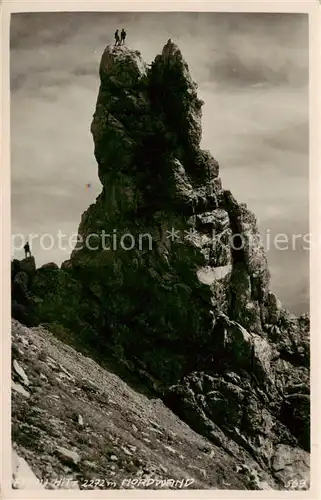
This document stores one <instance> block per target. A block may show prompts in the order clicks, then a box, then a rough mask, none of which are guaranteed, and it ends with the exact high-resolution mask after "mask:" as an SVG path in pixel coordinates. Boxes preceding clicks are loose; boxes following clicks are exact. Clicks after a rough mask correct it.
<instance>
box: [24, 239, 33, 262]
mask: <svg viewBox="0 0 321 500" xmlns="http://www.w3.org/2000/svg"><path fill="white" fill-rule="evenodd" d="M23 248H24V251H25V254H26V258H27V257H28V254H29V257H31V252H30V246H29V243H28V241H27V243H26V244H25V245H24V247H23Z"/></svg>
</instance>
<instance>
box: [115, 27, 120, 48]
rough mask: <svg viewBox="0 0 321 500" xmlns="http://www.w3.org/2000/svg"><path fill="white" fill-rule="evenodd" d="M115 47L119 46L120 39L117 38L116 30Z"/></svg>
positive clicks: (116, 32)
mask: <svg viewBox="0 0 321 500" xmlns="http://www.w3.org/2000/svg"><path fill="white" fill-rule="evenodd" d="M116 45H120V38H119V33H118V30H116V31H115V46H116Z"/></svg>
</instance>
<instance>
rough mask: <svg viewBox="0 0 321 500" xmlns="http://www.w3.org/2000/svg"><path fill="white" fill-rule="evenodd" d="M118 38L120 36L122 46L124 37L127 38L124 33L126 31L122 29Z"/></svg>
mask: <svg viewBox="0 0 321 500" xmlns="http://www.w3.org/2000/svg"><path fill="white" fill-rule="evenodd" d="M120 36H121V43H122V44H123V45H124V43H125V39H126V36H127V33H126V31H125V30H124V28H123V29H122V30H121V34H120Z"/></svg>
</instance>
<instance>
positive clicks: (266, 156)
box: [11, 13, 309, 313]
mask: <svg viewBox="0 0 321 500" xmlns="http://www.w3.org/2000/svg"><path fill="white" fill-rule="evenodd" d="M116 27H118V28H122V27H124V28H125V29H126V31H127V33H128V36H127V44H128V45H129V46H130V47H132V48H134V49H138V50H140V51H141V53H142V55H143V57H144V58H145V59H146V60H147V62H150V61H151V60H152V59H154V57H155V56H156V55H157V54H158V53H159V52H160V51H161V49H162V47H163V45H164V44H165V43H166V41H167V39H168V38H169V37H171V38H172V39H173V41H175V42H176V43H178V45H179V46H180V48H181V50H182V53H183V56H184V57H185V59H186V61H187V63H188V65H189V68H190V71H191V73H192V76H193V78H194V79H195V80H196V81H197V82H198V85H199V95H200V97H201V98H202V99H203V100H204V101H205V105H204V107H203V141H202V146H203V147H205V148H209V149H210V150H211V152H212V154H213V155H214V156H215V157H216V159H217V160H218V161H219V163H220V172H221V177H222V180H223V186H224V188H225V189H230V190H231V191H232V193H233V194H234V195H235V196H236V198H237V199H238V201H240V202H246V203H247V204H248V207H249V208H250V209H251V210H252V211H253V212H254V213H255V214H256V216H257V218H258V222H259V228H260V231H261V234H262V236H263V238H264V239H265V241H267V236H266V235H267V234H270V235H271V237H272V238H273V237H274V236H275V235H276V234H278V233H285V234H287V235H288V237H290V238H291V235H292V234H306V233H308V231H309V225H308V160H309V156H308V154H309V151H308V132H309V130H308V120H309V117H308V18H307V16H306V15H304V14H287V15H281V14H227V13H226V14H225V13H127V14H126V13H39V14H38V13H28V14H13V15H12V18H11V147H12V149H11V160H12V166H11V176H12V188H11V189H12V232H13V233H14V234H18V233H22V234H23V235H27V234H31V233H33V234H34V233H37V234H39V235H41V234H43V233H47V232H49V233H51V234H56V233H57V231H58V230H59V229H60V230H61V231H62V232H64V233H66V234H68V235H70V234H73V233H76V232H77V229H78V224H79V222H80V217H81V214H82V212H84V210H85V209H86V208H87V207H88V206H89V204H90V203H93V202H94V201H95V198H96V196H97V195H98V194H99V193H100V190H101V185H100V183H99V180H98V176H97V165H96V162H95V159H94V155H93V141H92V137H91V134H90V123H91V120H92V115H93V112H94V109H95V104H96V99H97V92H98V87H99V79H98V67H99V61H100V57H101V54H102V52H103V50H104V48H105V46H106V45H107V44H109V43H113V34H114V31H115V29H116ZM87 183H91V188H89V189H88V188H86V187H85V185H86V184H87ZM302 244H303V243H302V240H301V242H300V239H299V238H298V239H297V243H296V247H295V248H291V249H289V250H278V249H276V248H275V247H274V246H273V245H272V247H271V249H270V250H269V251H268V259H269V265H270V269H271V274H272V280H271V285H272V289H273V291H275V292H276V293H277V294H278V296H279V297H280V299H281V300H282V302H283V304H284V305H285V306H286V307H288V308H290V309H291V310H292V311H294V312H295V313H301V312H304V311H307V310H308V307H309V304H308V302H309V298H308V287H309V268H308V265H309V256H308V252H307V251H306V250H304V249H303V248H302ZM33 252H34V254H35V256H36V261H37V265H41V264H43V263H44V262H48V261H55V262H57V263H58V264H60V263H61V262H62V261H63V260H65V259H66V258H68V256H69V251H68V250H66V251H65V252H63V251H60V250H58V249H57V248H55V249H53V250H51V251H49V250H48V251H45V250H41V249H40V247H39V244H37V240H35V243H34V245H33ZM15 257H17V258H21V257H23V251H20V252H17V253H16V254H15Z"/></svg>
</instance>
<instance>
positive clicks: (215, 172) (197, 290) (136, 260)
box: [15, 40, 309, 487]
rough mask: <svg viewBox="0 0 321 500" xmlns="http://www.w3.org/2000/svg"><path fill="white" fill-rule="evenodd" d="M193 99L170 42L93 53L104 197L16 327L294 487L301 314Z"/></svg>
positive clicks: (302, 385) (302, 438)
mask: <svg viewBox="0 0 321 500" xmlns="http://www.w3.org/2000/svg"><path fill="white" fill-rule="evenodd" d="M201 107H202V102H201V101H200V99H199V98H198V96H197V86H196V84H195V83H194V82H193V80H192V78H191V76H190V73H189V70H188V66H187V64H186V62H185V61H184V59H183V57H182V54H181V52H180V50H179V48H178V47H177V46H176V45H175V44H173V43H172V42H171V41H170V40H169V41H168V42H167V44H166V45H165V47H164V48H163V51H162V53H161V54H160V55H158V56H157V57H156V59H155V60H154V62H153V63H152V64H151V65H150V66H147V65H146V64H145V63H144V61H143V60H142V58H141V56H140V54H139V52H137V51H133V50H131V49H129V48H127V47H110V46H109V47H107V48H106V50H105V52H104V54H103V56H102V59H101V64H100V89H99V94H98V99H97V105H96V110H95V113H94V117H93V121H92V124H91V131H92V134H93V139H94V145H95V157H96V160H97V163H98V175H99V179H100V181H101V183H102V192H101V194H100V195H99V196H98V198H97V200H96V203H95V204H93V205H91V206H90V207H89V208H88V210H87V211H86V212H85V213H84V214H83V215H82V219H81V223H80V226H79V237H80V238H81V240H82V241H83V242H84V241H85V240H86V239H87V245H84V244H78V246H77V247H76V248H75V249H74V251H73V252H72V255H71V258H70V260H69V261H66V262H65V263H64V264H63V265H62V268H61V269H54V268H53V267H52V266H49V267H46V268H44V269H40V270H38V271H35V272H34V276H33V279H32V280H31V284H30V286H29V289H30V293H31V295H33V296H34V297H37V300H35V301H34V302H33V307H32V313H30V318H31V320H30V321H31V323H32V322H34V324H37V323H38V322H39V321H40V322H46V323H48V324H49V325H50V324H51V325H52V324H55V325H56V326H55V328H57V324H58V325H61V326H62V327H63V328H67V329H69V330H70V331H71V332H72V333H73V335H76V336H77V337H78V338H79V339H80V340H81V341H82V342H84V343H86V342H88V343H90V344H92V346H94V347H95V348H96V349H97V350H100V351H101V353H104V352H105V353H107V352H108V353H109V354H110V353H113V354H114V355H115V356H116V357H117V358H118V359H121V360H123V361H124V362H126V363H127V364H129V365H130V366H131V367H132V369H133V370H138V371H139V370H140V371H141V372H142V373H144V374H145V376H146V377H147V378H148V380H152V383H153V385H154V387H156V389H157V390H158V391H159V394H161V395H162V397H164V400H165V401H166V403H167V404H168V405H169V406H170V407H171V408H172V409H173V410H174V411H175V412H176V413H177V414H178V415H179V416H181V418H183V419H184V420H186V422H188V423H189V424H190V425H191V426H192V427H194V428H195V429H196V430H197V431H198V432H200V433H202V434H204V435H206V436H207V437H208V438H209V439H211V440H212V441H214V442H215V443H216V444H219V446H222V447H223V448H225V449H226V450H227V452H228V453H231V454H235V453H241V452H242V450H243V452H244V450H246V453H249V454H250V455H251V456H253V457H255V460H257V461H258V463H259V464H260V466H261V467H263V468H265V469H267V470H268V471H271V470H272V472H271V474H272V475H273V477H274V480H275V481H276V482H277V483H278V484H280V485H281V487H282V486H283V487H284V485H285V484H286V483H287V481H288V480H289V479H291V473H292V472H293V471H292V472H291V468H289V467H288V470H287V472H286V473H284V470H285V469H286V467H285V466H284V467H281V468H279V469H278V468H277V467H278V466H276V467H275V468H274V469H273V463H274V462H275V463H279V462H278V460H279V459H280V457H281V456H284V454H287V456H288V457H292V458H291V459H290V458H289V463H290V462H291V460H293V461H294V462H296V463H297V466H296V467H297V469H296V471H295V475H296V477H298V476H299V475H300V474H302V479H303V480H304V481H307V476H306V474H307V465H306V461H307V458H306V452H304V451H303V449H305V450H308V449H309V396H308V394H309V341H308V334H309V320H308V318H306V317H302V318H296V317H294V316H293V315H291V314H290V313H288V312H287V311H285V310H284V309H283V308H282V305H281V304H280V302H279V300H278V299H277V298H276V297H275V295H274V294H273V293H272V292H271V291H270V289H269V271H268V267H267V260H266V256H265V252H264V248H263V245H262V243H261V241H260V238H259V232H258V228H257V224H256V220H255V217H254V215H253V214H252V213H251V212H250V211H249V210H248V209H247V207H246V205H244V204H242V203H241V204H240V203H238V202H237V201H236V200H235V198H234V197H233V195H232V194H231V193H230V192H229V191H226V190H224V189H223V187H222V183H221V179H220V177H219V165H218V162H217V161H216V160H215V158H213V156H212V155H211V153H210V152H209V151H204V150H202V149H201V148H200V141H201V133H202V130H201V116H202V113H201ZM88 242H89V245H88ZM89 246H90V248H89ZM16 274H17V273H15V276H16ZM18 319H20V318H18ZM277 457H279V458H277ZM293 457H295V459H294V458H293ZM273 461H274V462H273ZM280 471H281V472H280Z"/></svg>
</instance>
